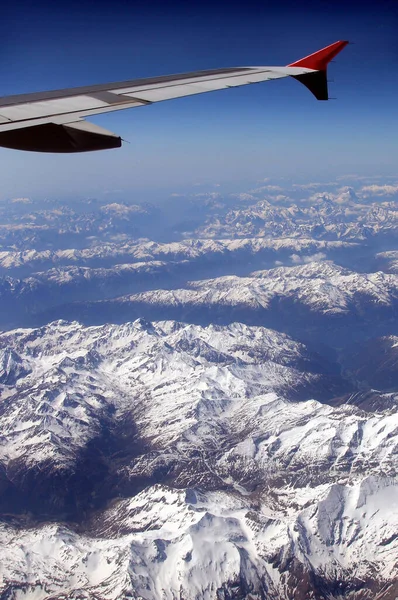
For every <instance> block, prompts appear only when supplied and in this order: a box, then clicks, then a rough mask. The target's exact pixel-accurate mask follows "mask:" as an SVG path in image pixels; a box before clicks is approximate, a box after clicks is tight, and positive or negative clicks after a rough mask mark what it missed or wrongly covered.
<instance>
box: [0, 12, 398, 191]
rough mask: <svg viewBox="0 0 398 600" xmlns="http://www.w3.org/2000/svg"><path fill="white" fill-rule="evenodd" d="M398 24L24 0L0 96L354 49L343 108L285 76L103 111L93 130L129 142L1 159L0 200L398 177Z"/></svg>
mask: <svg viewBox="0 0 398 600" xmlns="http://www.w3.org/2000/svg"><path fill="white" fill-rule="evenodd" d="M397 25H398V6H397V3H396V0H381V1H379V2H377V3H376V2H375V1H372V2H367V1H366V0H365V1H363V2H361V3H359V2H355V3H354V2H350V1H349V0H348V1H346V2H340V1H337V2H326V1H322V0H318V1H317V2H314V3H310V2H290V1H288V2H283V1H281V2H267V1H265V0H263V1H262V2H253V1H251V0H246V1H242V2H233V1H231V2H228V3H225V4H224V3H220V2H212V3H208V2H206V1H203V2H187V1H186V2H181V3H180V2H172V1H169V2H166V1H163V2H161V3H160V2H143V1H142V0H140V1H139V2H136V1H135V0H130V1H127V0H125V1H122V0H114V1H112V2H110V1H107V2H103V1H102V0H96V1H93V2H88V1H86V0H82V1H81V2H73V1H72V2H67V3H66V2H65V3H64V2H62V1H61V2H48V3H46V2H40V0H37V1H32V2H28V1H26V0H25V1H18V0H16V1H15V2H14V3H13V4H12V7H10V8H9V9H8V11H7V12H6V11H3V14H2V22H1V24H0V36H1V37H0V39H1V50H0V71H1V73H0V75H1V77H0V80H1V92H0V93H1V95H7V94H15V93H24V92H30V91H36V90H44V89H54V88H59V87H69V86H79V85H87V84H89V83H101V82H107V81H118V80H124V79H132V78H136V77H150V76H153V75H163V74H169V73H178V72H184V71H192V70H197V69H207V68H217V67H224V66H246V65H249V66H252V65H284V64H288V63H289V62H292V61H294V60H297V59H298V58H301V57H302V56H305V55H307V54H309V53H311V52H313V51H316V50H318V49H319V48H321V47H323V46H326V45H328V44H330V43H332V42H334V41H336V40H338V39H348V40H350V41H352V42H354V45H350V46H348V47H347V48H346V49H345V50H344V51H343V52H342V53H341V54H340V55H339V56H338V57H337V59H336V62H335V64H332V65H331V68H330V78H332V79H334V83H331V84H330V86H331V87H330V91H331V95H332V96H336V97H337V100H336V101H330V102H317V101H316V100H315V99H314V98H313V97H312V96H311V94H310V93H309V92H308V91H307V90H306V89H305V88H304V87H302V86H301V85H300V84H298V83H297V82H295V81H293V80H289V79H286V80H281V81H277V82H269V83H264V84H260V85H256V86H247V87H243V88H238V89H232V90H227V91H221V92H214V93H211V94H204V95H199V96H196V97H190V98H184V99H180V100H173V101H171V102H165V103H159V104H155V105H153V106H150V107H145V108H140V109H133V110H130V111H122V112H119V113H115V114H113V115H112V114H111V115H103V116H101V117H97V118H96V119H95V122H97V123H98V124H100V125H102V126H103V127H105V128H107V129H110V130H112V131H114V132H116V133H118V134H120V135H121V136H122V137H123V138H125V139H127V140H129V141H130V144H125V145H124V147H123V148H122V149H120V150H111V151H105V152H98V153H91V154H85V155H84V154H83V155H73V156H68V155H45V154H30V153H24V152H17V151H12V150H5V149H0V161H1V163H0V165H1V166H0V169H1V171H0V172H1V182H2V185H1V191H0V197H1V198H7V197H18V196H34V197H44V196H46V197H51V196H57V197H65V198H67V197H68V196H87V195H90V196H93V195H94V196H99V195H101V194H103V193H109V192H111V194H110V195H113V194H115V195H117V194H119V195H120V197H123V196H124V197H126V198H129V199H131V198H135V199H137V200H139V196H140V194H142V193H144V192H145V194H146V196H147V195H148V193H149V194H151V193H153V194H154V195H158V196H160V195H162V194H167V193H169V192H171V191H179V190H181V189H183V188H187V187H189V186H191V185H193V184H197V183H205V184H207V183H208V184H211V183H216V182H217V183H228V184H229V185H235V184H236V185H237V186H239V187H241V186H242V185H244V184H245V182H249V181H254V180H260V179H262V178H265V177H272V176H276V177H280V176H288V177H297V178H300V179H303V178H304V179H307V180H309V181H311V180H319V179H322V178H327V179H328V178H330V177H335V176H341V175H344V174H347V173H357V174H370V175H380V174H381V175H384V174H385V175H394V174H397V175H398V168H397V167H398V160H397V149H398V143H397V133H398V118H397V97H398V76H397V65H398V42H397V35H396V31H397ZM93 120H94V119H93Z"/></svg>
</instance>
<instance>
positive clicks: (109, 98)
mask: <svg viewBox="0 0 398 600" xmlns="http://www.w3.org/2000/svg"><path fill="white" fill-rule="evenodd" d="M347 44H348V42H346V41H338V42H335V43H334V44H331V45H330V46H327V47H326V48H323V49H322V50H320V51H318V52H315V53H314V54H311V55H309V56H306V57H305V58H303V59H301V60H299V61H296V62H294V63H291V64H290V65H288V66H286V67H239V68H226V69H215V70H210V71H197V72H194V73H185V74H180V75H166V76H164V77H154V78H152V79H138V80H133V81H123V82H119V83H108V84H103V85H92V86H87V87H78V88H71V89H64V90H53V91H49V92H38V93H33V94H22V95H18V96H6V97H3V98H0V146H4V147H6V148H15V149H18V150H31V151H35V152H87V151H90V150H104V149H108V148H119V147H120V146H121V145H122V139H121V138H120V137H119V136H118V135H116V134H114V133H111V132H110V131H107V130H106V129H103V128H102V127H99V126H98V125H94V124H93V123H89V122H87V121H85V120H84V119H85V118H86V117H90V116H91V115H99V114H102V113H107V112H111V111H115V110H124V109H126V108H136V107H138V106H146V105H147V104H152V103H154V102H161V101H162V100H172V99H174V98H181V97H183V96H191V95H193V94H202V93H204V92H211V91H214V90H221V89H224V88H231V87H238V86H241V85H247V84H249V83H259V82H262V81H270V80H272V79H281V78H282V77H293V78H294V79H297V80H298V81H300V82H301V83H303V84H304V85H305V86H306V87H307V88H308V89H309V90H310V91H311V92H312V93H313V94H314V96H315V97H316V98H317V99H318V100H328V89H327V79H326V69H327V65H328V63H329V62H330V61H331V60H332V59H333V58H334V56H336V54H338V53H339V52H340V51H341V50H342V49H343V48H344V47H345V46H346V45H347Z"/></svg>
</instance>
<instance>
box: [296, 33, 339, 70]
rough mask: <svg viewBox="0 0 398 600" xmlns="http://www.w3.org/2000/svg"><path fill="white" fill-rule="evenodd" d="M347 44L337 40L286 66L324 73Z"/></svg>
mask: <svg viewBox="0 0 398 600" xmlns="http://www.w3.org/2000/svg"><path fill="white" fill-rule="evenodd" d="M347 44H349V42H348V41H347V40H339V41H337V42H334V43H333V44H330V45H329V46H326V47H325V48H322V49H321V50H318V51H317V52H314V53H313V54H309V55H308V56H305V57H304V58H301V59H300V60H297V61H296V62H294V63H291V64H290V65H288V66H289V67H304V68H306V69H313V70H314V71H325V70H326V68H327V66H328V64H329V63H330V61H331V60H332V59H333V58H334V57H335V56H336V55H337V54H338V53H339V52H341V51H342V50H343V48H345V47H346V46H347Z"/></svg>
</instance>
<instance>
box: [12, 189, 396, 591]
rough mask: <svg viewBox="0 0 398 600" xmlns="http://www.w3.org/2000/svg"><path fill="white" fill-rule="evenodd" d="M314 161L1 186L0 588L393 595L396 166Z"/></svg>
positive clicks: (394, 563) (394, 566)
mask: <svg viewBox="0 0 398 600" xmlns="http://www.w3.org/2000/svg"><path fill="white" fill-rule="evenodd" d="M311 185H312V187H307V188H305V187H301V188H300V187H299V186H291V188H290V190H287V189H281V188H280V187H278V186H275V185H268V184H267V185H265V186H262V187H260V188H256V189H252V190H249V191H248V192H247V193H243V194H235V195H228V196H222V195H221V194H220V193H209V194H199V195H196V196H191V197H188V198H177V197H174V198H172V199H171V200H170V201H169V203H168V205H165V206H160V205H159V206H150V205H138V204H137V203H130V202H117V203H116V202H114V203H113V202H107V203H106V202H98V201H93V200H90V201H88V202H81V203H75V204H73V203H72V204H71V205H70V206H68V207H65V206H63V205H62V204H57V203H53V204H48V203H42V205H38V204H37V203H35V202H33V201H30V200H28V199H23V201H22V200H20V201H18V202H16V203H13V204H11V205H10V206H8V207H1V206H0V213H1V218H2V223H3V225H2V227H1V228H0V244H1V248H0V270H1V271H0V274H1V276H2V279H1V281H0V303H1V308H2V310H1V311H0V326H1V327H2V328H3V333H0V424H1V430H0V574H1V577H0V599H1V600H3V599H4V600H6V599H7V600H9V599H13V600H17V598H18V600H21V599H25V598H26V599H27V600H28V599H30V598H31V599H36V600H55V599H56V598H57V599H59V600H61V598H62V599H63V600H66V599H68V600H77V599H78V598H79V599H81V598H87V599H88V598H97V599H101V600H119V599H121V598H132V599H137V600H138V599H139V598H140V599H144V600H175V599H176V598H181V599H182V598H184V600H199V599H202V598H208V599H209V600H221V599H223V600H226V599H232V598H236V599H238V598H239V599H242V600H243V599H245V600H253V599H256V600H257V599H262V600H266V599H269V598H272V600H290V599H291V598H294V599H295V600H308V599H309V598H313V599H314V600H340V599H341V598H345V599H348V600H368V599H369V600H370V599H372V600H373V599H377V600H396V597H397V596H398V587H397V586H398V583H397V582H398V573H397V565H396V556H397V552H398V546H397V544H398V535H397V531H398V521H397V518H396V515H397V514H398V511H396V510H395V509H394V507H395V506H396V505H397V504H398V486H397V479H396V478H397V471H396V469H397V466H396V454H397V447H398V446H397V444H398V437H397V436H398V420H397V401H398V387H397V386H398V377H397V372H398V371H397V352H396V350H397V348H398V337H397V336H398V279H397V275H396V269H395V267H394V264H395V263H394V261H395V259H396V256H395V254H394V253H396V252H397V248H396V240H397V223H398V221H397V202H396V196H397V192H398V186H396V185H395V184H394V185H392V184H391V185H390V184H388V185H387V184H386V185H381V184H380V182H379V183H378V184H377V185H376V184H374V185H373V184H365V183H363V184H361V185H357V186H356V187H353V188H347V187H341V186H338V185H334V184H328V186H327V189H325V190H323V189H322V188H319V187H317V186H318V184H311ZM313 186H315V187H313ZM62 319H63V320H62ZM22 327H25V329H22ZM26 327H29V329H26Z"/></svg>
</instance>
